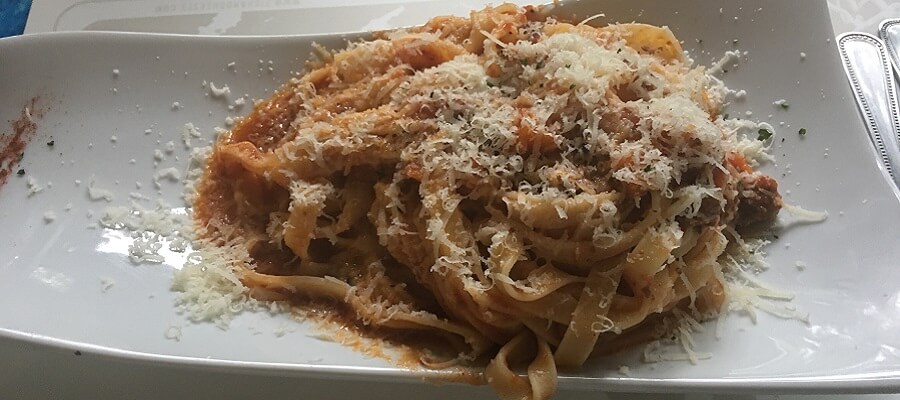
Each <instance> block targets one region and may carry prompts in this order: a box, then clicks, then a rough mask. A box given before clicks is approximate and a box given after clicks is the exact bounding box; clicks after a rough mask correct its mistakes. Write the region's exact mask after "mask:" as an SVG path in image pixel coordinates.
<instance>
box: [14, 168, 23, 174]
mask: <svg viewBox="0 0 900 400" xmlns="http://www.w3.org/2000/svg"><path fill="white" fill-rule="evenodd" d="M16 175H18V176H22V175H25V170H24V169H22V168H19V170H18V171H16Z"/></svg>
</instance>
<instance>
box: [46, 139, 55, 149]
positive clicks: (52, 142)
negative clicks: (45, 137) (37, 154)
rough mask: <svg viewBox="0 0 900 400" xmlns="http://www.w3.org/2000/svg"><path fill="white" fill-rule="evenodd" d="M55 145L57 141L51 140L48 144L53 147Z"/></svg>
mask: <svg viewBox="0 0 900 400" xmlns="http://www.w3.org/2000/svg"><path fill="white" fill-rule="evenodd" d="M55 143H56V142H55V141H53V140H51V141H49V142H47V146H50V147H53V145H54V144H55Z"/></svg>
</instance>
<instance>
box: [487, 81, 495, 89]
mask: <svg viewBox="0 0 900 400" xmlns="http://www.w3.org/2000/svg"><path fill="white" fill-rule="evenodd" d="M494 86H496V85H494V83H493V82H490V81H488V82H487V87H489V88H492V87H494Z"/></svg>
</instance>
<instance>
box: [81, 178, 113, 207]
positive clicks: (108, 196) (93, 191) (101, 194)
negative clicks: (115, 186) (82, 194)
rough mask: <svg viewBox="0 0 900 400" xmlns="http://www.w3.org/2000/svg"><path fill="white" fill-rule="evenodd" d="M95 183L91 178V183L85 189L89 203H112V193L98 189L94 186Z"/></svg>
mask: <svg viewBox="0 0 900 400" xmlns="http://www.w3.org/2000/svg"><path fill="white" fill-rule="evenodd" d="M95 183H96V182H95V180H94V177H93V176H92V177H91V181H90V183H89V184H88V187H87V196H88V199H90V200H91V201H100V200H104V201H107V202H112V201H113V199H115V196H114V195H113V193H112V192H111V191H109V190H106V189H100V188H98V187H96V186H94V184H95Z"/></svg>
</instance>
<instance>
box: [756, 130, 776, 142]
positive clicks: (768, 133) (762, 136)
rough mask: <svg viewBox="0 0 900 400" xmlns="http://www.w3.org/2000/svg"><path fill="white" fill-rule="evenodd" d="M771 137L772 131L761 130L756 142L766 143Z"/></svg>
mask: <svg viewBox="0 0 900 400" xmlns="http://www.w3.org/2000/svg"><path fill="white" fill-rule="evenodd" d="M770 137H772V131H770V130H768V129H760V130H759V136H757V137H756V140H759V141H764V140H768V139H769V138H770Z"/></svg>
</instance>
